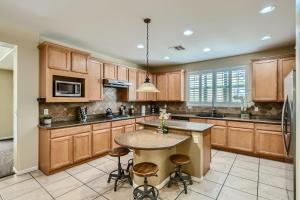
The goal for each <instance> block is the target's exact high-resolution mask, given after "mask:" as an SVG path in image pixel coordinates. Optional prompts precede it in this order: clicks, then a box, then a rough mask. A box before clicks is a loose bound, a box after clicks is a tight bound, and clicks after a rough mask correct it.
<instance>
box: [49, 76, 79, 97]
mask: <svg viewBox="0 0 300 200" xmlns="http://www.w3.org/2000/svg"><path fill="white" fill-rule="evenodd" d="M81 94H82V89H81V83H80V82H69V81H59V80H55V81H54V96H56V97H81Z"/></svg>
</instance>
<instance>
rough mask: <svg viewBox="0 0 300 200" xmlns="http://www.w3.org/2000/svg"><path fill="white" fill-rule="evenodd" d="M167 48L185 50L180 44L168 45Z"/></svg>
mask: <svg viewBox="0 0 300 200" xmlns="http://www.w3.org/2000/svg"><path fill="white" fill-rule="evenodd" d="M169 49H174V50H176V51H183V50H185V48H184V47H183V46H181V45H177V46H174V47H169Z"/></svg>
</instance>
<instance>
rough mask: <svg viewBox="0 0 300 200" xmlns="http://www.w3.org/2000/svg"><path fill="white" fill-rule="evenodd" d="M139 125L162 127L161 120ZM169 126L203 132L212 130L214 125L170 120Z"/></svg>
mask: <svg viewBox="0 0 300 200" xmlns="http://www.w3.org/2000/svg"><path fill="white" fill-rule="evenodd" d="M137 123H138V124H142V125H146V126H155V127H159V126H160V120H153V121H145V122H137ZM167 126H168V128H170V129H178V130H186V131H195V132H203V131H205V130H207V129H210V128H212V127H213V126H214V125H213V124H206V123H196V122H187V121H180V120H169V121H168V124H167Z"/></svg>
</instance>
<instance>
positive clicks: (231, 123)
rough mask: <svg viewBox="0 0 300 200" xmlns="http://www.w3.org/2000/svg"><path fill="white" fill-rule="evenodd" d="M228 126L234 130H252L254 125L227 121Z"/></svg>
mask: <svg viewBox="0 0 300 200" xmlns="http://www.w3.org/2000/svg"><path fill="white" fill-rule="evenodd" d="M228 126H229V127H236V128H254V123H249V122H235V121H229V122H228Z"/></svg>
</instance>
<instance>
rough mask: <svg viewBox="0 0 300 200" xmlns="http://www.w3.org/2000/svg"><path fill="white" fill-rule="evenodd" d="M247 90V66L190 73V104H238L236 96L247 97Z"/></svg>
mask: <svg viewBox="0 0 300 200" xmlns="http://www.w3.org/2000/svg"><path fill="white" fill-rule="evenodd" d="M247 91H248V67H247V66H243V67H235V68H225V69H214V70H202V71H195V72H190V73H188V104H189V105H212V102H213V103H214V104H215V105H216V106H235V105H236V106H238V105H239V100H238V99H236V98H235V97H237V96H243V97H245V96H246V95H247Z"/></svg>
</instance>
